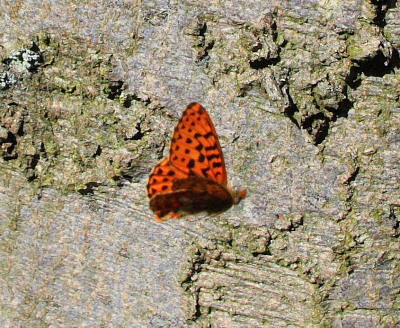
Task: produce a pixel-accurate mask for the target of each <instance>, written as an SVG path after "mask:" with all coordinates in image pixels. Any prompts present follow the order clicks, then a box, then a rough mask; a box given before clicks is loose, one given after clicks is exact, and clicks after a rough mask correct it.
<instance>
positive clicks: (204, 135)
mask: <svg viewBox="0 0 400 328" xmlns="http://www.w3.org/2000/svg"><path fill="white" fill-rule="evenodd" d="M147 194H148V197H149V198H150V209H151V210H152V211H153V212H154V214H155V220H156V221H165V220H167V219H171V218H179V217H181V216H183V215H186V214H194V213H198V212H202V211H206V212H208V213H218V212H222V211H225V210H227V209H228V208H230V207H231V206H232V204H236V203H238V202H239V201H240V199H242V198H243V197H245V195H246V191H245V190H242V191H238V192H234V191H231V190H230V189H228V188H227V174H226V168H225V162H224V157H223V154H222V149H221V146H220V144H219V140H218V136H217V133H216V131H215V128H214V125H213V123H212V121H211V118H210V117H209V115H208V113H207V112H206V110H205V109H204V107H203V106H201V105H200V104H198V103H191V104H189V105H188V106H187V107H186V109H185V111H184V112H183V114H182V117H181V119H180V120H179V123H178V125H177V126H176V128H175V130H174V134H173V137H172V140H171V145H170V155H169V157H168V158H165V159H163V160H162V161H161V162H160V163H158V164H157V165H156V166H155V168H154V170H153V171H152V173H151V174H150V176H149V182H148V184H147Z"/></svg>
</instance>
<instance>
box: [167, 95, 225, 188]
mask: <svg viewBox="0 0 400 328" xmlns="http://www.w3.org/2000/svg"><path fill="white" fill-rule="evenodd" d="M170 162H171V164H172V165H174V166H175V167H177V168H178V169H180V170H181V171H183V172H187V173H188V174H189V175H197V176H200V177H205V178H209V179H211V180H213V181H215V182H218V183H220V184H222V185H224V186H226V185H227V175H226V169H225V162H224V156H223V154H222V149H221V146H220V144H219V140H218V136H217V133H216V131H215V128H214V125H213V123H212V121H211V119H210V116H209V115H208V114H207V112H206V110H205V109H204V107H203V106H201V105H200V104H197V103H192V104H189V106H187V108H186V109H185V111H184V112H183V114H182V117H181V119H180V120H179V123H178V125H177V126H176V128H175V130H174V135H173V137H172V140H171V146H170Z"/></svg>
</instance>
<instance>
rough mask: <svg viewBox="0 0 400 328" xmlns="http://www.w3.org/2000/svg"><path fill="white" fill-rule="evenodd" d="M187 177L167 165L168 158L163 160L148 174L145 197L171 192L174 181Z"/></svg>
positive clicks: (185, 174)
mask: <svg viewBox="0 0 400 328" xmlns="http://www.w3.org/2000/svg"><path fill="white" fill-rule="evenodd" d="M187 177H188V175H187V173H184V172H182V171H180V170H178V169H177V168H176V167H174V166H172V165H171V164H170V163H169V159H168V158H164V159H163V160H161V161H160V162H159V163H158V164H157V165H156V166H155V167H154V169H153V171H152V172H151V173H150V176H149V182H148V183H147V196H148V197H149V198H152V197H153V196H154V195H156V194H163V193H167V192H171V191H172V186H173V182H174V180H177V179H185V178H187Z"/></svg>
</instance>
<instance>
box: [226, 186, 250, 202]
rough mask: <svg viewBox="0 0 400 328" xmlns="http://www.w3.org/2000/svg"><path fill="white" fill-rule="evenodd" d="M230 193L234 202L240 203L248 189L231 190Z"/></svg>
mask: <svg viewBox="0 0 400 328" xmlns="http://www.w3.org/2000/svg"><path fill="white" fill-rule="evenodd" d="M230 193H231V195H232V199H233V204H238V203H239V202H240V201H241V200H242V199H243V198H245V197H246V195H247V190H246V189H242V190H230Z"/></svg>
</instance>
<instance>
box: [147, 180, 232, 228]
mask: <svg viewBox="0 0 400 328" xmlns="http://www.w3.org/2000/svg"><path fill="white" fill-rule="evenodd" d="M232 204H233V198H232V196H231V194H230V192H229V191H228V190H227V189H226V188H225V187H223V186H222V185H220V184H219V183H217V182H214V181H212V180H210V179H207V178H202V177H197V176H190V177H188V178H186V179H178V180H174V181H173V184H172V191H170V192H165V193H159V194H156V195H155V196H154V197H152V198H151V199H150V209H151V210H152V211H153V212H154V214H155V220H156V221H158V222H162V221H165V220H168V219H172V218H179V217H181V216H183V215H186V214H193V213H198V212H202V211H206V212H208V213H218V212H222V211H225V210H227V209H228V208H230V207H231V206H232Z"/></svg>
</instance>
